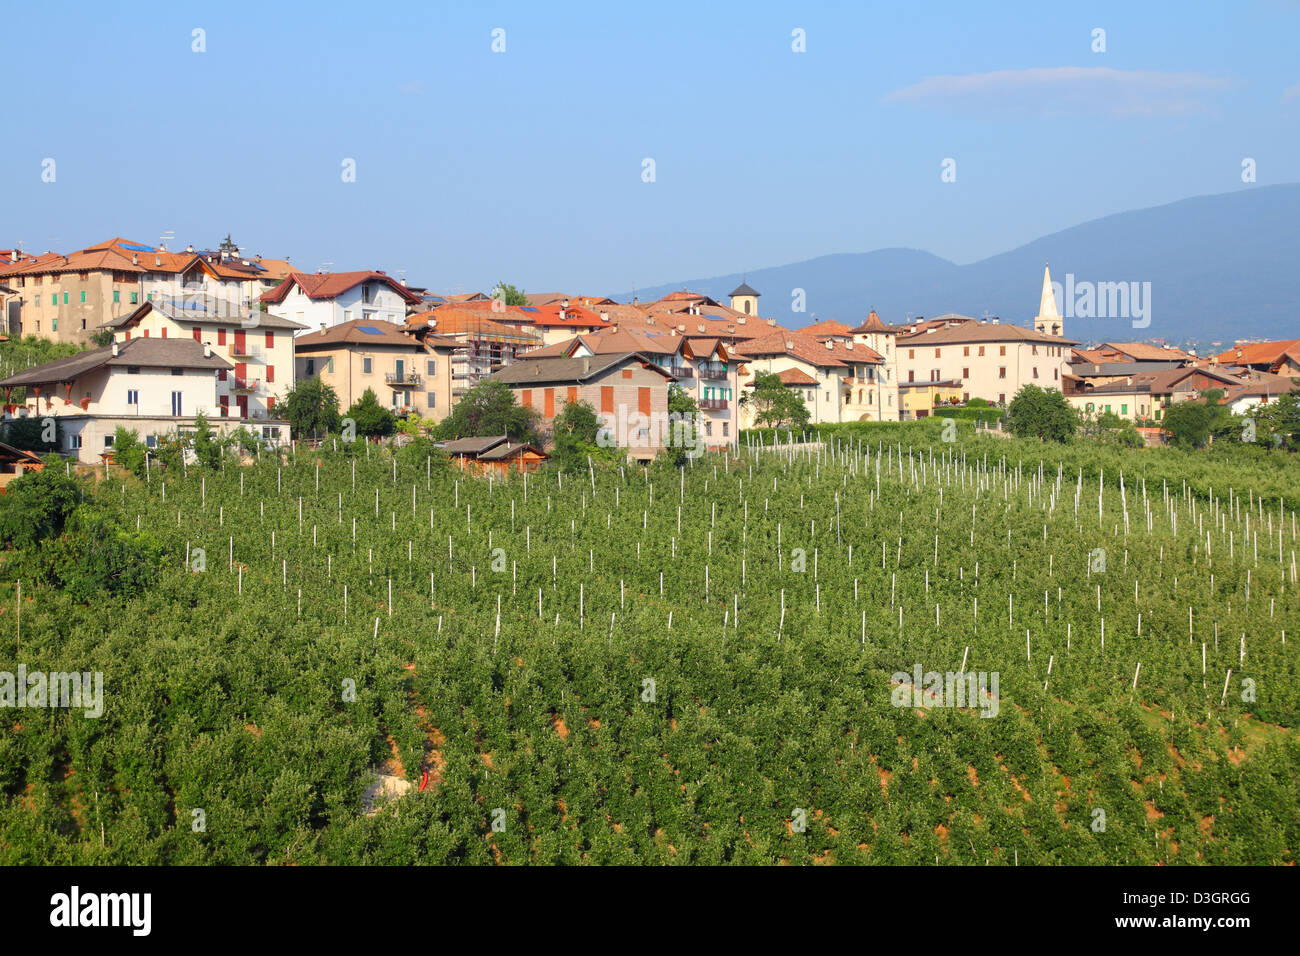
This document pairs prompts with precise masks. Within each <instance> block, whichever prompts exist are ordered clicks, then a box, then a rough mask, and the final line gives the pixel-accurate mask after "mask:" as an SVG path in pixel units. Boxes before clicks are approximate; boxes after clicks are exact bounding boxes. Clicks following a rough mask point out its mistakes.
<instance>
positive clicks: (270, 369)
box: [266, 365, 275, 385]
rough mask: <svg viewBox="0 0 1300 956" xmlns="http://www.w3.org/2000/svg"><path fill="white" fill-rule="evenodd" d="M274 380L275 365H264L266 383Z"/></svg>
mask: <svg viewBox="0 0 1300 956" xmlns="http://www.w3.org/2000/svg"><path fill="white" fill-rule="evenodd" d="M274 381H275V366H274V365H268V366H267V367H266V383H267V384H268V385H269V384H271V383H272V382H274Z"/></svg>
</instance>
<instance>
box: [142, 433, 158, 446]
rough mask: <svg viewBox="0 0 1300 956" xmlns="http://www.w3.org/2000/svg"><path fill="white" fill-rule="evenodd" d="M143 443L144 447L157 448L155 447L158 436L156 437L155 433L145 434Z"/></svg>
mask: <svg viewBox="0 0 1300 956" xmlns="http://www.w3.org/2000/svg"><path fill="white" fill-rule="evenodd" d="M144 444H145V447H146V448H157V447H158V437H157V436H156V435H145V436H144Z"/></svg>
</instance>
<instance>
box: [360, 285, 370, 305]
mask: <svg viewBox="0 0 1300 956" xmlns="http://www.w3.org/2000/svg"><path fill="white" fill-rule="evenodd" d="M361 301H362V302H366V303H369V302H370V301H371V293H370V283H368V282H366V283H363V284H362V286H361Z"/></svg>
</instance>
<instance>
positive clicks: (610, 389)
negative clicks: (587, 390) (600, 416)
mask: <svg viewBox="0 0 1300 956" xmlns="http://www.w3.org/2000/svg"><path fill="white" fill-rule="evenodd" d="M600 410H601V411H602V412H610V413H613V411H614V386H613V385H602V386H601V387H600Z"/></svg>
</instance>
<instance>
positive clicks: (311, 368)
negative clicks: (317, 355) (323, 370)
mask: <svg viewBox="0 0 1300 956" xmlns="http://www.w3.org/2000/svg"><path fill="white" fill-rule="evenodd" d="M307 374H308V375H315V374H316V360H315V359H308V360H307Z"/></svg>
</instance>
